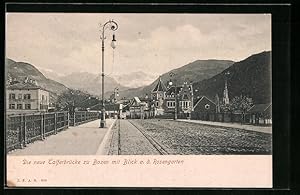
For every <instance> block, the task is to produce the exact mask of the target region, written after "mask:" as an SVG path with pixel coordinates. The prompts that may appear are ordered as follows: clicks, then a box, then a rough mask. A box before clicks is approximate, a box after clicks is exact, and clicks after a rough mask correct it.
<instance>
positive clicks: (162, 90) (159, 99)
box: [151, 77, 167, 115]
mask: <svg viewBox="0 0 300 195" xmlns="http://www.w3.org/2000/svg"><path fill="white" fill-rule="evenodd" d="M166 91H167V88H166V86H165V85H164V83H163V82H162V80H161V77H159V78H158V82H157V84H156V85H155V87H154V89H153V90H152V91H151V99H152V100H154V105H155V112H156V113H155V115H163V114H164V101H165V97H166Z"/></svg>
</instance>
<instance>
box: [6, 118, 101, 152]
mask: <svg viewBox="0 0 300 195" xmlns="http://www.w3.org/2000/svg"><path fill="white" fill-rule="evenodd" d="M71 116H72V117H71ZM74 116H75V118H74ZM98 117H99V114H98V113H91V112H75V113H73V114H72V115H70V114H69V113H68V112H54V113H38V114H28V115H9V116H7V117H6V150H7V152H9V151H11V150H13V149H17V148H23V147H25V146H26V144H28V143H32V142H34V141H36V140H44V139H45V137H47V136H49V135H52V134H56V133H58V132H60V131H62V130H64V129H67V128H68V127H69V125H72V126H74V124H75V125H79V124H82V123H86V122H89V121H92V120H95V119H97V118H98Z"/></svg>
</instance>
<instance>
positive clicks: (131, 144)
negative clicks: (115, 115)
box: [109, 120, 160, 155]
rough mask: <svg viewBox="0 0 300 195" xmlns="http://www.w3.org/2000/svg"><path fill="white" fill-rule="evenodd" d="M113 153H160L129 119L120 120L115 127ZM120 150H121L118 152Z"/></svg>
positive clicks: (111, 152)
mask: <svg viewBox="0 0 300 195" xmlns="http://www.w3.org/2000/svg"><path fill="white" fill-rule="evenodd" d="M112 133H113V136H112V144H111V151H110V153H109V154H111V155H118V154H119V155H159V154H160V153H159V152H158V150H157V149H156V148H155V147H154V146H153V145H152V144H151V143H150V142H149V141H148V139H147V138H146V137H145V136H144V135H143V134H142V133H141V132H140V131H139V130H138V129H137V128H136V127H135V126H133V125H132V124H131V123H130V122H129V121H128V120H118V122H117V123H116V126H115V128H113V132H112ZM118 150H119V152H118Z"/></svg>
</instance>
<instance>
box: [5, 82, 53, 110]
mask: <svg viewBox="0 0 300 195" xmlns="http://www.w3.org/2000/svg"><path fill="white" fill-rule="evenodd" d="M48 107H49V92H48V91H47V90H45V89H43V88H41V87H39V86H37V85H36V82H35V81H32V80H30V81H28V80H25V81H24V82H17V83H14V84H10V85H8V86H7V87H6V112H7V114H20V113H32V112H47V111H48Z"/></svg>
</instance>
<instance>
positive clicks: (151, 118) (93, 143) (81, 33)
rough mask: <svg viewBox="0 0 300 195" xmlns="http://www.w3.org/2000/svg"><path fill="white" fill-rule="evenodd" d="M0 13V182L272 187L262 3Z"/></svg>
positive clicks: (267, 37)
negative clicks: (209, 8) (0, 39)
mask: <svg viewBox="0 0 300 195" xmlns="http://www.w3.org/2000/svg"><path fill="white" fill-rule="evenodd" d="M5 16H6V29H5V30H6V39H5V55H6V59H5V70H6V72H5V76H6V78H5V81H6V85H5V86H6V89H5V94H6V97H5V104H6V112H5V115H6V121H5V123H6V129H5V140H6V156H7V159H6V160H7V161H6V166H7V167H6V172H7V178H6V181H7V186H8V187H171V188H199V187H201V188H272V186H273V181H272V178H273V176H272V175H273V172H272V170H273V165H272V91H271V89H272V79H271V78H272V75H271V74H272V60H271V59H272V51H271V48H272V42H271V40H272V39H271V33H272V31H271V17H272V16H271V14H267V13H266V14H263V13H261V14H188V13H186V14H183V13H181V14H179V13H177V14H175V13H173V14H170V13H168V14H167V13H166V14H162V13H159V14H158V13H42V12H40V13H38V12H35V13H29V12H15V13H14V12H7V13H6V15H5Z"/></svg>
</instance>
